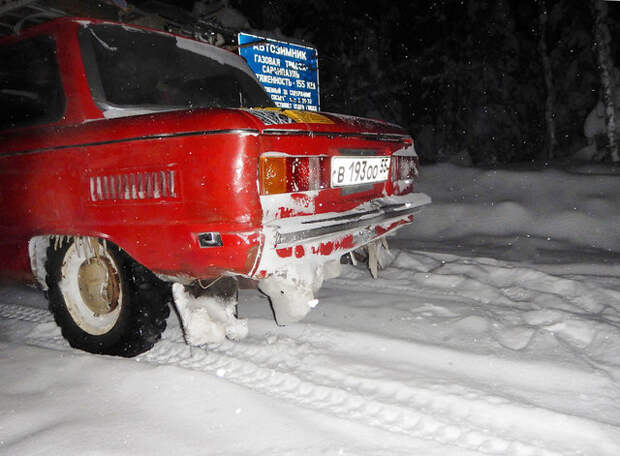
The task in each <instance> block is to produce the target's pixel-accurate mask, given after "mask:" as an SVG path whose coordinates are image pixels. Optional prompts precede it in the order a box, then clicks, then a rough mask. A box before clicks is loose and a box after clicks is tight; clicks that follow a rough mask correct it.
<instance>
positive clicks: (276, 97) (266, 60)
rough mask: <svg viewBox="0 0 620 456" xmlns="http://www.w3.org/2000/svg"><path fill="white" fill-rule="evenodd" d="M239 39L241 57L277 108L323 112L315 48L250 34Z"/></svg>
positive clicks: (240, 35) (243, 34)
mask: <svg viewBox="0 0 620 456" xmlns="http://www.w3.org/2000/svg"><path fill="white" fill-rule="evenodd" d="M238 40H239V41H238V42H239V55H241V57H243V58H245V60H246V61H247V63H248V65H249V66H250V68H251V69H252V71H253V72H254V74H256V77H257V78H258V80H259V81H260V83H261V84H262V85H263V87H265V90H266V91H267V93H268V94H269V96H271V99H272V100H273V101H274V102H275V104H276V106H278V107H280V108H283V109H298V110H302V111H315V112H316V111H318V110H319V109H320V101H319V68H318V64H319V62H318V56H317V52H316V49H314V48H311V47H308V46H302V45H299V44H293V43H287V42H284V41H277V40H272V39H270V38H263V37H260V36H256V35H250V34H247V33H239V36H238ZM252 43H256V44H252Z"/></svg>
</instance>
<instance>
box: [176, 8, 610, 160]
mask: <svg viewBox="0 0 620 456" xmlns="http://www.w3.org/2000/svg"><path fill="white" fill-rule="evenodd" d="M539 1H540V0H528V1H517V0H494V1H485V0H469V1H467V0H464V1H458V2H457V1H454V0H419V1H416V2H409V1H389V0H376V1H374V2H368V3H366V2H364V3H359V2H353V1H341V2H333V1H331V0H329V1H328V0H314V1H312V2H308V1H303V0H270V1H266V2H257V1H255V0H230V1H229V4H230V5H231V6H233V7H235V8H237V9H238V10H239V11H241V12H242V13H243V15H245V16H246V17H247V18H248V20H249V21H250V25H251V26H252V27H253V28H256V29H262V30H267V31H276V30H277V31H280V32H281V33H282V34H284V35H285V36H288V37H291V38H294V39H297V40H304V41H307V42H309V43H312V44H313V45H315V46H316V47H317V49H318V51H319V66H320V81H321V107H322V109H323V110H331V111H339V112H345V113H349V114H356V115H368V116H375V117H381V118H385V119H387V120H390V121H395V122H397V123H400V124H401V125H403V126H405V127H406V128H408V129H409V130H410V131H412V132H413V133H414V134H415V135H416V136H417V137H418V139H419V144H420V145H421V147H423V143H426V145H427V147H426V148H427V149H428V150H429V151H439V152H432V153H433V154H436V156H434V157H431V155H430V153H429V154H427V155H426V158H427V159H431V160H433V159H443V158H445V156H450V155H451V154H454V153H459V151H461V150H467V151H469V153H470V154H471V155H472V157H473V159H474V161H475V162H479V163H482V162H485V161H489V162H491V163H493V162H513V161H523V160H531V159H535V158H537V157H538V156H539V154H540V151H541V150H543V149H544V141H545V128H546V127H545V125H546V124H545V117H544V100H545V99H546V95H547V91H546V88H545V81H544V77H543V69H542V63H541V62H542V59H541V55H540V53H539V43H540V37H541V34H540V23H539V13H540V10H539ZM546 1H547V5H548V10H549V15H548V18H549V20H548V30H547V33H546V35H545V36H546V39H547V47H548V49H549V57H550V59H551V63H552V67H553V68H552V71H553V75H554V81H553V84H554V92H555V97H554V98H555V106H554V116H555V120H556V122H557V130H558V138H559V140H560V144H559V146H560V147H559V148H560V150H561V151H562V153H570V152H571V151H572V150H573V149H575V148H579V147H581V146H582V145H583V144H584V141H585V138H584V136H583V123H584V119H585V118H586V116H587V115H588V113H589V112H590V111H591V110H592V108H593V107H594V106H595V104H596V102H597V100H598V99H599V94H600V75H599V73H598V70H597V62H596V58H595V53H594V52H593V49H594V39H593V23H594V22H593V16H592V12H591V10H590V6H589V2H588V1H581V0H546ZM169 3H171V4H175V5H177V6H182V7H184V8H186V9H188V10H191V8H192V5H193V3H194V2H193V1H172V0H170V1H169ZM608 5H609V7H610V28H611V34H612V36H618V34H619V33H620V27H618V23H619V22H620V21H619V20H618V18H620V2H608ZM616 51H617V49H616V48H615V43H612V52H616ZM615 60H618V59H617V58H616V59H615Z"/></svg>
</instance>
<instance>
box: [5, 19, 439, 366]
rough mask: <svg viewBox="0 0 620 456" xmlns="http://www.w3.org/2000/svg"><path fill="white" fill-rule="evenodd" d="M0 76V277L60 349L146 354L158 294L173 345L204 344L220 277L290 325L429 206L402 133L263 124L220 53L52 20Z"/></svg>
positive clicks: (295, 120)
mask: <svg viewBox="0 0 620 456" xmlns="http://www.w3.org/2000/svg"><path fill="white" fill-rule="evenodd" d="M0 61H2V62H3V64H2V65H1V66H0V104H1V105H2V106H3V109H2V112H1V113H0V274H1V275H2V276H3V277H4V278H10V279H19V280H30V281H34V282H38V283H39V284H40V286H42V287H43V288H44V289H47V290H48V297H49V301H50V309H51V311H52V312H53V314H54V316H55V319H56V322H57V323H58V325H59V326H60V327H61V329H62V332H63V335H64V336H65V338H66V339H67V340H68V341H69V342H70V343H71V345H73V346H74V347H77V348H81V349H84V350H87V351H90V352H95V353H107V354H115V355H121V356H134V355H136V354H138V353H141V352H143V351H145V350H148V349H149V348H150V347H152V346H153V344H154V343H155V342H156V341H157V340H158V339H159V338H160V335H161V332H162V331H163V330H164V329H165V320H166V318H167V316H168V313H169V310H168V303H169V300H170V298H171V288H172V289H173V291H174V293H173V294H174V299H175V302H176V304H177V307H178V308H179V313H180V314H181V316H182V317H183V320H184V328H185V331H186V332H187V336H188V340H190V342H192V341H193V342H194V343H201V342H204V341H209V340H212V339H213V338H211V339H210V338H209V337H203V338H201V337H200V336H199V333H200V330H201V329H202V330H205V325H207V324H211V323H214V322H215V323H218V322H220V323H221V322H222V321H227V322H228V323H230V322H231V321H232V320H233V319H234V318H235V312H234V304H236V283H237V280H236V279H237V278H238V277H244V278H246V279H251V280H253V281H255V282H256V283H257V285H258V288H259V289H260V290H261V291H263V292H264V293H265V294H267V295H268V296H269V297H270V299H271V303H272V306H273V310H274V314H275V317H276V320H277V322H278V323H279V324H285V323H289V322H292V321H297V320H299V319H300V318H302V317H303V316H305V315H306V313H307V312H308V311H309V310H310V309H311V308H312V307H313V306H314V305H315V304H316V300H315V298H314V293H315V292H316V291H317V289H318V288H319V287H320V285H321V283H322V281H323V280H324V279H325V278H326V277H330V276H333V275H334V274H335V273H337V269H338V268H337V265H338V264H339V259H340V257H341V256H342V255H343V254H346V253H348V252H351V251H353V250H354V249H358V248H360V247H362V246H365V245H368V244H372V243H374V242H376V241H377V240H380V239H381V238H383V237H384V236H386V235H388V234H391V233H393V232H394V231H395V230H396V229H397V228H398V227H400V226H402V225H404V224H407V223H409V222H411V221H412V220H413V214H414V212H416V211H418V210H419V209H420V208H421V207H422V206H424V205H426V204H428V203H429V202H430V199H429V198H428V197H427V196H426V195H424V194H421V193H414V192H413V185H414V180H415V177H416V176H417V156H416V154H415V151H414V148H413V141H412V139H411V137H410V136H409V135H408V134H407V133H406V132H405V131H404V130H403V129H402V128H400V127H398V126H396V125H393V124H389V123H386V122H382V121H375V120H369V119H364V118H358V117H350V116H342V115H335V114H327V113H314V112H307V111H287V110H281V109H278V108H276V107H275V106H274V105H273V102H272V101H271V100H270V99H269V97H268V95H267V94H266V93H265V91H264V90H263V89H262V87H261V86H260V84H259V83H258V81H257V80H256V78H255V76H254V75H253V74H252V73H251V71H250V70H249V68H248V67H247V65H246V64H245V62H244V61H243V59H241V58H240V57H239V56H237V55H236V54H233V53H231V52H228V51H225V50H222V49H220V48H216V47H213V46H209V45H207V44H204V43H201V42H198V41H194V40H190V39H187V38H184V37H180V36H176V35H173V34H168V33H163V32H160V31H155V30H149V29H145V28H141V27H137V26H128V25H125V24H117V23H110V22H104V21H96V20H81V19H75V18H62V19H56V20H53V21H50V22H47V23H44V24H41V25H37V26H35V27H32V28H30V29H27V30H25V31H23V32H22V33H20V34H19V35H16V36H9V37H7V38H4V39H3V40H2V41H0ZM171 282H172V283H176V284H180V285H175V286H174V287H170V283H171ZM196 284H198V285H196ZM201 288H205V289H207V291H206V294H207V295H208V296H210V297H211V298H212V299H211V300H210V301H209V302H207V301H208V300H207V301H204V300H203V301H201V298H200V297H198V298H197V297H196V296H197V295H199V294H200V293H197V292H196V290H200V289H201ZM216 301H217V302H219V303H220V304H221V303H222V302H225V303H228V304H227V305H226V306H224V307H220V310H221V311H222V312H224V314H225V315H224V316H223V317H222V315H219V317H218V315H217V313H218V310H217V309H215V310H214V309H213V308H210V307H209V305H210V304H213V303H214V302H216ZM209 303H210V304H209ZM230 303H232V304H233V305H232V306H231V305H229V304H230ZM201 308H202V311H203V314H204V315H203V316H204V317H205V318H203V324H202V328H201V327H200V324H197V323H196V322H197V321H198V320H197V319H194V324H193V326H192V323H191V320H192V318H193V317H192V316H195V315H198V314H200V309H201ZM233 326H234V325H233ZM207 329H208V328H207ZM229 329H230V324H229V325H228V327H226V328H224V330H225V331H224V332H225V333H226V334H227V335H228V336H231V337H235V334H234V331H233V332H232V333H230V334H229ZM203 332H204V331H203ZM216 338H217V337H216Z"/></svg>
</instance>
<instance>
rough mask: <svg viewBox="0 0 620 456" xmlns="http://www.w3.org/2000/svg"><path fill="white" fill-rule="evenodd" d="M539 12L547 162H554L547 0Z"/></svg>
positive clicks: (542, 1)
mask: <svg viewBox="0 0 620 456" xmlns="http://www.w3.org/2000/svg"><path fill="white" fill-rule="evenodd" d="M538 6H539V12H538V23H539V27H540V30H539V34H540V38H539V40H538V49H539V52H540V59H541V61H542V67H543V73H544V75H545V88H546V89H547V98H546V102H545V123H546V125H547V154H546V158H547V160H552V159H553V156H554V149H555V148H556V146H557V143H558V141H557V139H556V134H555V85H554V83H553V72H552V68H551V58H550V56H549V51H548V46H547V24H548V23H549V12H548V11H547V0H538Z"/></svg>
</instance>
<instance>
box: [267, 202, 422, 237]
mask: <svg viewBox="0 0 620 456" xmlns="http://www.w3.org/2000/svg"><path fill="white" fill-rule="evenodd" d="M430 203H431V198H430V197H429V196H428V195H426V194H424V193H411V194H409V195H403V196H392V197H386V198H378V199H376V200H372V201H369V202H368V203H364V204H362V205H360V206H358V207H356V208H355V209H352V210H350V211H347V212H344V213H329V214H322V215H321V216H316V215H313V216H302V217H291V218H290V219H280V220H277V221H274V222H272V223H273V225H272V227H273V228H275V244H276V247H277V248H283V247H288V246H290V245H293V244H295V243H296V242H299V241H308V240H312V239H314V238H320V237H322V236H327V235H330V234H333V233H345V232H348V231H354V230H358V229H360V228H369V227H371V226H377V225H383V224H388V223H393V222H395V221H397V220H399V219H402V218H404V217H407V216H410V215H412V214H415V213H417V212H419V211H420V210H422V208H424V206H427V205H429V204H430Z"/></svg>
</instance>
